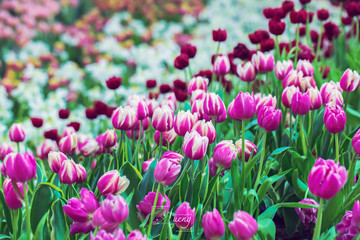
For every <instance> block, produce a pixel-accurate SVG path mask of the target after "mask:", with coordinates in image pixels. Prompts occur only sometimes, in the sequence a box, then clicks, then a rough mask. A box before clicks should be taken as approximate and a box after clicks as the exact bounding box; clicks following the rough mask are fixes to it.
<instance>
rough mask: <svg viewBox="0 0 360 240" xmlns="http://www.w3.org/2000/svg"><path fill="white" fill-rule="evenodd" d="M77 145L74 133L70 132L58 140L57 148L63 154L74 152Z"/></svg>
mask: <svg viewBox="0 0 360 240" xmlns="http://www.w3.org/2000/svg"><path fill="white" fill-rule="evenodd" d="M76 147H77V136H76V133H72V134H70V135H68V136H65V137H63V138H61V140H60V142H59V150H60V151H61V152H63V153H65V154H70V155H72V154H74V152H75V149H76Z"/></svg>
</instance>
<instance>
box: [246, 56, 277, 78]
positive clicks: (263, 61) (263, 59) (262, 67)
mask: <svg viewBox="0 0 360 240" xmlns="http://www.w3.org/2000/svg"><path fill="white" fill-rule="evenodd" d="M251 62H252V64H254V66H255V69H256V70H257V71H258V72H260V73H266V72H271V71H272V70H273V69H274V65H275V60H274V56H273V55H272V54H270V53H268V54H266V55H265V54H264V53H262V52H260V51H258V52H257V53H256V54H254V55H252V57H251Z"/></svg>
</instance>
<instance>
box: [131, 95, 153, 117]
mask: <svg viewBox="0 0 360 240" xmlns="http://www.w3.org/2000/svg"><path fill="white" fill-rule="evenodd" d="M130 105H131V106H132V107H133V108H134V109H136V113H137V118H138V120H139V121H141V120H144V119H145V118H147V117H149V109H148V106H147V104H146V102H145V101H144V100H143V99H137V100H135V101H131V102H130Z"/></svg>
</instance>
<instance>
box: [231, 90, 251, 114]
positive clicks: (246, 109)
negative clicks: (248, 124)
mask: <svg viewBox="0 0 360 240" xmlns="http://www.w3.org/2000/svg"><path fill="white" fill-rule="evenodd" d="M233 109H234V110H233V111H234V115H235V118H236V120H246V119H250V118H252V117H253V116H254V115H255V112H256V104H255V98H254V95H253V94H251V95H250V93H248V92H246V93H243V92H239V94H238V95H237V96H236V98H235V99H234V108H233Z"/></svg>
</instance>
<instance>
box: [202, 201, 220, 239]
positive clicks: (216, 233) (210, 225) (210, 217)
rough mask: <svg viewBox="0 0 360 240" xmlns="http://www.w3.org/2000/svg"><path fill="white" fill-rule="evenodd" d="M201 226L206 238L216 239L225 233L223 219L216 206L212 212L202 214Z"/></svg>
mask: <svg viewBox="0 0 360 240" xmlns="http://www.w3.org/2000/svg"><path fill="white" fill-rule="evenodd" d="M202 227H203V229H204V234H205V238H206V240H218V239H221V238H222V236H224V234H225V224H224V220H223V219H222V217H221V215H220V213H219V212H218V210H216V208H214V210H213V211H212V212H207V213H205V214H204V216H203V217H202Z"/></svg>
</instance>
